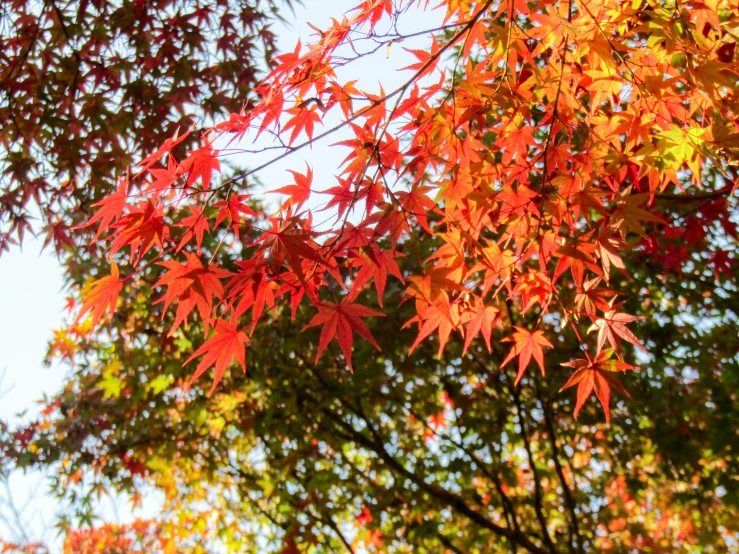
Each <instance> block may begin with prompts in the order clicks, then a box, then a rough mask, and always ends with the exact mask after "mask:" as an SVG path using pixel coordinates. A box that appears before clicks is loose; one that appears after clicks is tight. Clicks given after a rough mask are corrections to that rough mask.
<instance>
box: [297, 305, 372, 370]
mask: <svg viewBox="0 0 739 554" xmlns="http://www.w3.org/2000/svg"><path fill="white" fill-rule="evenodd" d="M370 316H377V317H384V314H381V313H380V312H376V311H375V310H371V309H369V308H367V307H366V306H362V305H360V304H350V303H348V302H347V301H346V299H345V300H343V301H342V302H341V303H339V304H333V303H331V302H319V303H318V313H317V314H316V315H315V316H314V317H313V319H312V320H311V321H310V323H308V325H306V326H305V327H303V331H305V330H306V329H309V328H311V327H316V326H318V325H323V329H321V338H320V339H319V341H318V352H317V353H316V362H315V363H318V360H319V359H320V358H321V355H322V354H323V352H324V351H325V350H326V347H327V346H328V343H329V342H331V339H333V338H334V337H336V340H337V341H338V343H339V346H340V347H341V351H342V352H343V353H344V358H346V363H347V365H348V366H349V371H351V372H354V369H353V368H352V345H353V343H354V335H353V334H352V331H354V333H357V334H358V335H359V336H360V337H363V338H364V339H366V340H367V341H369V342H370V344H372V346H374V347H375V348H377V350H381V348H380V345H379V344H377V341H375V339H374V337H373V336H372V334H371V333H370V331H369V329H368V328H367V324H366V323H365V322H364V321H362V320H361V319H360V318H362V317H370Z"/></svg>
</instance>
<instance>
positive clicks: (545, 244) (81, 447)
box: [5, 0, 739, 552]
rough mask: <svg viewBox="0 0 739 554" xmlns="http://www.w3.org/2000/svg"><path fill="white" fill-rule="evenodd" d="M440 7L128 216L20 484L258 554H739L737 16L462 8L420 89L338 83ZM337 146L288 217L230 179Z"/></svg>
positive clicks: (376, 28) (366, 20)
mask: <svg viewBox="0 0 739 554" xmlns="http://www.w3.org/2000/svg"><path fill="white" fill-rule="evenodd" d="M427 4H428V2H425V1H424V2H415V1H408V2H390V1H388V0H367V1H366V2H363V3H362V4H360V5H359V6H358V7H357V8H356V9H354V10H352V11H350V12H348V15H347V16H346V17H344V18H343V19H340V20H339V19H336V20H334V21H333V23H332V25H331V27H330V28H326V29H323V30H321V31H320V32H319V34H318V39H317V42H316V43H315V44H311V45H309V46H308V47H307V49H304V48H301V46H300V45H298V47H297V48H296V49H295V50H294V51H293V52H292V53H286V54H283V55H281V56H279V57H278V58H277V61H278V64H277V65H276V66H275V67H274V69H273V70H272V71H271V73H270V74H269V75H268V76H267V78H266V79H265V80H264V81H263V82H261V83H260V84H259V85H258V86H257V87H256V89H255V90H256V91H257V93H258V96H257V97H255V98H254V99H253V101H251V102H249V103H248V104H247V105H248V107H247V108H245V109H243V110H241V111H238V112H236V113H232V114H231V115H230V116H229V118H228V119H227V120H225V121H219V122H217V123H216V124H215V125H214V127H213V128H212V129H209V130H207V131H204V132H203V133H202V136H203V140H202V141H201V142H200V146H198V147H196V148H192V149H190V150H188V151H186V152H185V153H180V152H179V151H177V150H176V148H177V146H178V145H179V144H181V142H180V141H182V140H186V138H187V137H189V136H191V134H192V133H191V134H190V135H188V134H187V133H188V131H183V132H181V133H179V134H177V135H174V136H173V137H172V138H171V139H169V140H168V141H167V142H165V143H163V144H162V146H161V147H160V148H159V149H158V150H156V151H155V152H154V153H153V154H150V155H148V156H147V157H145V158H143V159H142V162H141V163H140V164H139V165H138V166H137V167H134V168H132V171H131V172H130V174H128V175H126V176H123V177H122V178H121V180H120V183H119V185H118V189H117V191H116V192H114V193H112V194H111V195H109V196H108V197H106V198H104V199H101V200H100V201H99V202H98V203H97V208H98V209H99V211H98V212H97V214H96V215H94V216H92V217H91V219H90V220H88V223H87V225H88V228H90V229H93V228H94V232H95V233H96V236H97V237H99V239H100V240H103V241H105V244H106V246H107V247H106V250H105V259H101V262H100V263H99V264H98V265H97V266H96V267H95V268H94V270H93V271H90V274H91V277H90V281H89V282H88V283H87V285H86V287H85V288H84V291H82V292H81V293H80V295H79V299H78V302H77V308H76V315H75V316H74V317H72V321H71V322H70V326H69V328H68V329H66V330H62V331H60V332H59V334H58V335H57V337H56V338H55V341H54V343H53V345H52V353H53V354H55V355H59V356H61V357H63V358H66V359H68V360H70V361H74V362H75V363H76V364H79V369H78V370H77V372H76V373H75V375H74V377H73V379H72V380H71V381H70V383H69V384H68V386H67V387H66V389H65V390H64V391H63V392H62V393H60V395H59V396H58V397H57V399H55V400H54V401H50V402H49V407H48V413H46V414H45V416H46V417H44V418H41V421H40V422H37V423H36V424H34V425H32V426H31V427H28V428H26V429H23V430H19V431H18V432H16V433H15V434H11V435H9V436H8V437H6V438H5V441H6V444H7V445H8V447H7V448H8V451H9V452H11V455H10V458H11V459H12V460H14V463H16V464H18V465H20V466H21V467H28V466H32V465H36V464H55V463H57V462H59V461H62V465H63V467H64V469H63V471H62V476H61V477H60V481H59V487H60V494H61V495H62V496H64V495H65V494H66V490H63V489H65V487H64V486H63V484H64V479H65V478H68V476H69V475H75V473H74V472H76V471H80V470H82V469H91V470H92V471H93V474H94V475H93V477H92V484H89V483H88V484H85V483H81V484H80V487H81V488H83V489H84V488H85V487H87V488H86V489H85V490H87V491H88V493H89V495H92V494H93V492H94V491H95V490H98V488H99V487H103V486H104V485H105V484H106V483H107V484H109V485H113V486H115V487H122V488H129V489H130V488H131V487H134V486H135V484H136V483H137V480H141V481H146V482H149V483H152V484H154V485H155V486H157V487H160V488H161V489H163V490H165V491H166V494H167V498H168V500H169V502H170V505H169V509H170V510H171V511H172V512H173V513H178V512H182V511H184V512H185V513H192V512H193V511H195V512H197V510H199V508H198V506H201V505H202V504H203V503H204V504H205V505H207V506H208V507H209V509H213V510H215V511H216V512H217V513H218V514H220V515H219V517H218V518H217V519H218V523H217V527H218V528H217V530H216V531H215V533H217V534H219V536H220V538H221V540H222V541H223V542H224V544H230V545H233V548H234V550H237V551H244V550H243V549H244V548H251V549H252V551H255V552H256V551H260V550H258V549H259V548H260V546H259V545H258V544H257V543H256V542H255V541H256V539H255V538H254V537H256V536H266V537H267V538H268V540H269V541H270V542H269V548H271V551H276V552H295V551H303V550H306V551H308V550H309V549H310V548H313V547H316V548H329V549H330V548H338V549H341V548H344V549H346V550H348V551H350V552H354V551H355V550H354V549H356V548H357V546H356V544H355V543H362V544H364V545H365V547H367V548H369V549H375V550H380V549H386V550H388V551H393V552H404V551H414V552H438V551H439V550H440V549H442V548H443V549H446V550H449V551H452V552H465V551H486V552H488V551H493V552H494V551H511V550H512V551H517V550H522V551H529V552H558V551H570V552H581V551H588V550H591V549H593V548H600V549H603V550H611V551H623V550H628V549H642V550H646V551H657V552H659V551H664V552H674V551H679V550H683V551H694V550H691V549H693V548H694V547H695V545H697V544H700V545H701V547H702V548H704V549H705V550H706V551H712V550H711V548H714V550H713V551H722V548H730V545H732V544H735V542H732V541H736V534H737V529H736V527H735V523H732V521H735V520H736V518H735V516H736V499H737V484H736V481H735V480H732V479H731V477H730V476H731V475H735V474H736V464H737V459H736V455H735V454H734V453H733V452H732V449H731V446H730V445H731V444H732V443H733V442H736V439H737V437H736V431H735V430H732V425H731V424H729V425H728V426H727V425H726V422H732V421H735V418H736V413H735V412H736V408H735V405H736V402H735V400H736V398H735V397H736V392H735V387H733V385H732V383H735V382H736V372H737V362H736V353H737V351H738V350H737V348H738V344H737V336H736V332H735V330H732V326H731V323H730V322H731V321H735V320H736V298H737V291H736V274H737V263H736V255H735V251H736V241H737V229H736V214H737V210H736V197H735V195H734V194H733V193H734V188H735V181H736V167H737V163H738V162H739V119H738V116H739V114H738V111H739V110H738V108H739V106H738V105H737V96H736V92H737V90H738V89H737V80H738V79H739V68H738V64H737V61H736V51H735V50H736V48H735V45H736V40H737V36H738V35H739V30H738V29H737V27H736V25H737V21H739V13H737V12H739V7H737V6H736V5H734V4H732V3H731V2H728V1H721V0H717V1H715V2H690V1H688V2H680V3H677V2H668V1H664V2H657V1H656V0H641V1H639V0H637V1H633V2H620V1H615V0H596V1H592V2H577V1H572V2H558V1H550V0H540V1H535V2H518V1H511V2H506V1H497V2H496V1H487V2H475V1H465V0H462V1H448V2H443V3H442V5H441V8H440V9H441V10H442V12H443V13H442V18H443V19H444V21H443V25H442V27H439V28H437V29H433V30H431V31H430V39H429V40H430V41H431V44H432V46H431V47H430V48H429V49H428V50H427V51H426V50H411V52H410V53H411V55H412V56H413V57H415V58H416V59H417V62H416V63H414V64H412V65H411V66H409V67H407V68H405V69H406V71H407V72H408V80H407V81H406V82H404V84H403V85H402V86H400V87H398V88H396V89H394V90H391V91H390V92H384V91H382V90H381V91H380V93H379V94H378V93H376V92H373V91H363V90H362V88H360V87H361V85H360V83H358V82H357V81H353V80H350V81H342V80H341V79H340V78H339V77H338V72H337V71H336V68H337V67H338V66H341V67H351V63H353V62H354V61H355V60H357V59H359V58H362V57H364V56H365V55H366V54H367V51H366V50H362V48H363V47H364V45H367V44H369V46H367V48H369V49H370V51H371V50H372V49H374V50H377V48H379V47H378V44H379V45H380V46H387V47H388V49H390V47H391V46H392V47H393V48H396V49H397V48H398V46H397V43H400V44H402V43H403V42H404V41H405V40H406V38H408V37H406V36H404V35H402V34H399V32H398V31H397V29H396V27H394V26H392V27H391V29H390V31H387V32H385V30H383V28H382V25H383V24H385V23H387V22H388V21H389V20H392V21H396V20H397V21H401V20H402V17H403V16H404V15H407V14H408V12H409V11H410V10H412V9H421V8H429V9H430V6H428V5H427ZM390 59H392V57H390ZM340 133H347V134H348V135H349V138H345V137H344V136H342V137H341V138H342V140H340V141H338V143H336V144H335V145H334V146H332V148H335V149H336V150H337V151H340V152H342V158H344V162H343V164H341V166H339V167H337V168H336V171H337V172H338V176H337V178H336V179H337V182H338V184H337V185H336V186H329V187H328V188H323V187H322V188H318V186H316V185H314V183H313V180H314V169H315V168H312V167H310V166H309V167H307V168H302V167H295V166H292V167H286V169H288V171H289V175H291V176H292V178H293V180H294V182H293V183H292V184H289V185H287V186H270V185H268V190H269V191H271V192H279V193H281V194H283V195H286V196H287V198H286V199H284V200H283V201H282V203H281V205H279V207H276V208H269V207H265V206H264V205H263V204H262V203H260V202H259V201H258V196H259V189H257V188H255V187H254V183H253V176H255V175H256V174H258V172H259V170H261V169H263V166H259V167H255V168H252V169H247V170H243V171H237V172H236V173H233V174H229V175H225V176H224V175H221V162H222V161H224V160H225V159H226V158H227V157H228V156H229V155H231V154H232V153H233V152H234V151H239V152H244V153H252V154H256V153H265V152H267V153H273V154H274V158H272V159H271V161H268V162H266V163H265V164H264V165H273V164H277V163H280V164H283V163H289V160H290V159H291V156H293V155H295V154H296V153H297V152H299V151H301V150H303V149H304V148H306V147H308V146H311V145H313V144H316V143H317V142H318V141H322V140H331V137H334V136H337V134H340ZM260 137H261V138H260ZM265 137H267V138H266V139H265ZM272 139H274V143H271V142H270V143H269V145H268V146H262V143H260V142H259V141H260V140H262V141H263V140H268V141H271V140H272ZM252 140H255V141H257V142H255V143H254V145H253V146H252V145H251V144H252V143H251V142H250V141H252ZM344 154H346V156H345V157H344ZM250 195H253V196H250ZM326 197H328V198H329V199H328V200H327V201H323V200H324V199H325V198H326ZM278 204H279V202H278ZM319 210H325V211H327V212H329V214H330V217H332V220H331V226H329V227H327V226H325V225H321V224H315V223H314V219H315V216H316V214H317V213H319ZM108 266H109V267H108ZM93 274H94V276H92V275H93ZM165 287H166V289H165ZM106 312H110V313H111V315H112V319H111V322H110V323H109V324H107V325H103V326H102V327H101V326H100V323H101V322H102V319H103V318H104V315H105V314H106ZM381 315H382V316H384V317H383V318H380V316H381ZM293 320H294V321H293ZM186 326H189V327H188V330H187V332H184V328H185V327H186ZM314 327H320V331H319V330H316V329H313V328H314ZM411 329H412V330H411ZM301 330H302V332H300V331H301ZM355 335H357V337H358V338H356V340H355ZM86 341H89V342H86ZM333 341H335V342H336V343H337V346H338V350H336V349H334V348H333ZM196 360H197V366H195V369H194V370H193V369H190V368H191V367H192V366H191V365H190V364H191V363H194V361H196ZM509 364H510V365H509ZM183 365H184V366H185V367H184V368H183ZM230 365H234V366H240V367H241V369H242V370H244V371H245V372H246V374H247V376H246V377H244V376H243V375H240V374H239V372H229V371H227V369H228V367H229V366H230ZM211 368H213V369H214V374H213V379H212V380H210V381H208V382H205V383H204V382H203V381H206V379H205V378H204V377H203V375H204V374H205V373H206V372H207V371H208V370H210V369H211ZM639 368H641V369H639ZM348 370H353V373H352V372H350V371H348ZM509 372H512V374H509ZM619 373H623V374H624V375H623V381H624V382H625V384H624V383H623V382H622V376H621V375H619ZM191 388H192V389H194V390H191ZM560 389H563V392H559V390H560ZM569 389H575V390H574V391H570V390H569ZM205 390H210V396H207V395H205V394H203V393H204V392H205ZM614 391H616V392H619V393H621V394H622V395H623V396H622V401H619V402H618V404H617V407H616V409H614V406H613V404H614V399H613V398H612V394H611V393H612V392H614ZM592 397H595V398H596V399H597V400H598V401H599V402H600V404H601V405H602V408H603V412H604V417H596V416H594V411H593V410H589V409H588V407H587V404H586V402H587V401H588V400H589V399H590V398H592ZM630 397H634V399H635V400H629V398H630ZM623 400H625V401H623ZM150 410H151V411H150ZM72 412H74V413H73V414H72ZM615 413H618V417H616V416H615V415H614V414H615ZM584 414H587V415H584ZM578 416H579V417H582V418H583V423H582V424H576V423H574V422H573V419H574V418H577V417H578ZM586 418H587V419H586ZM601 419H604V420H605V421H606V422H610V426H609V425H605V424H604V423H603V422H601V421H600V420H601ZM130 422H134V424H131V423H130ZM72 431H74V432H72ZM687 442H689V443H690V444H691V446H692V447H691V448H690V449H687V448H685V446H684V445H685V443H687ZM29 445H34V448H33V449H30V448H29ZM347 476H348V477H347ZM216 496H218V497H220V498H223V499H224V500H223V502H222V503H221V504H217V505H216V504H214V503H213V502H209V499H212V498H214V497H216ZM605 500H607V502H606V501H605ZM82 504H83V506H82V507H83V508H89V506H90V504H89V501H87V502H86V503H85V502H83V503H82ZM347 526H350V527H351V529H350V530H349V531H348V530H347ZM239 549H241V550H239ZM301 549H302V550H301Z"/></svg>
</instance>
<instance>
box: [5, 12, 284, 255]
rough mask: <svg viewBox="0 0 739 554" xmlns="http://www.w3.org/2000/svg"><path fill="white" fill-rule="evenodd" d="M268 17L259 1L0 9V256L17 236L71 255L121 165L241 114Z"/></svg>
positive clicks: (269, 39)
mask: <svg viewBox="0 0 739 554" xmlns="http://www.w3.org/2000/svg"><path fill="white" fill-rule="evenodd" d="M285 5H289V2H286V3H285ZM275 9H276V6H275V3H274V2H273V1H271V0H244V1H239V2H230V1H228V0H216V1H213V2H200V1H194V0H154V1H151V0H83V1H79V2H76V1H69V0H47V1H43V2H37V1H35V0H28V1H23V0H2V2H0V29H1V32H0V83H2V86H1V87H0V90H1V92H0V94H1V96H0V253H1V252H2V251H3V250H6V249H7V248H9V246H10V244H12V243H13V242H15V241H17V240H19V239H20V240H22V239H23V235H24V233H26V232H27V231H29V230H34V231H41V232H42V233H43V237H44V240H45V241H46V242H47V243H52V244H54V246H55V247H56V248H57V250H58V251H59V250H64V249H68V248H73V249H74V247H75V246H79V243H80V242H81V241H83V240H85V239H84V238H83V237H80V236H78V234H79V233H75V232H74V230H72V229H71V227H74V226H75V225H79V224H80V223H83V222H84V221H85V220H86V219H87V218H88V217H89V215H90V213H91V212H90V206H91V204H92V202H94V201H96V200H98V199H100V198H103V197H104V196H105V195H106V194H108V193H110V191H111V190H112V189H113V188H114V187H115V183H116V179H117V177H119V176H120V175H123V174H124V173H125V172H126V170H127V169H128V167H129V166H130V165H131V164H132V163H135V162H136V161H138V160H139V159H141V157H142V156H145V155H147V154H148V153H150V152H152V151H154V150H155V149H156V148H157V147H158V146H159V145H160V144H161V143H162V142H163V141H164V140H165V139H166V138H167V137H169V136H171V135H172V134H173V133H174V132H175V131H176V130H177V129H178V128H180V129H187V128H189V127H191V126H192V125H198V126H202V125H205V124H207V123H208V121H213V119H214V118H215V117H217V116H219V115H223V114H225V113H229V112H232V111H237V110H239V109H240V108H242V107H243V103H244V99H245V97H246V94H247V93H248V92H249V91H250V90H251V88H252V87H253V86H254V85H255V84H256V82H257V79H258V63H257V62H258V61H259V59H260V58H262V57H266V58H269V57H271V55H272V53H273V52H274V36H273V34H272V32H271V31H270V30H269V26H268V23H269V21H270V19H271V18H272V17H273V16H274V15H275V13H276V12H275ZM196 139H197V136H196V135H194V136H193V137H192V139H191V140H189V141H187V142H186V143H183V145H182V147H183V150H182V151H183V152H184V148H185V147H187V146H192V145H194V144H196V142H197V141H196ZM35 218H40V220H41V222H42V224H43V225H41V227H42V229H40V228H39V226H38V225H34V224H33V220H34V219H35Z"/></svg>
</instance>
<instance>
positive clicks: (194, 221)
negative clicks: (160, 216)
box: [177, 206, 210, 252]
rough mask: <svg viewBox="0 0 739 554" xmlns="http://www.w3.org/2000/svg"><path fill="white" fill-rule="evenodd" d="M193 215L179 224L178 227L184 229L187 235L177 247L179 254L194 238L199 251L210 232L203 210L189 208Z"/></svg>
mask: <svg viewBox="0 0 739 554" xmlns="http://www.w3.org/2000/svg"><path fill="white" fill-rule="evenodd" d="M188 207H189V208H190V212H191V213H192V215H189V216H187V217H185V218H183V219H182V221H180V222H179V223H178V224H177V227H184V228H185V234H184V235H182V238H181V239H180V242H179V244H178V245H177V252H179V251H180V250H182V248H183V247H184V246H185V244H187V243H188V242H189V241H190V240H191V239H192V237H193V236H194V237H195V241H196V243H197V245H198V249H199V248H200V247H201V245H202V244H203V235H204V234H205V233H209V232H210V226H209V225H208V218H207V217H206V216H205V214H204V213H203V210H202V209H200V208H199V207H198V206H188Z"/></svg>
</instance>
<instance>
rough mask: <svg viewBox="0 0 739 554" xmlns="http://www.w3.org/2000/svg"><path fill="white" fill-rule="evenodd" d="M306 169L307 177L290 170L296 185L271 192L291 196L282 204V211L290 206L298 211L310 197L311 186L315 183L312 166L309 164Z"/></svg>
mask: <svg viewBox="0 0 739 554" xmlns="http://www.w3.org/2000/svg"><path fill="white" fill-rule="evenodd" d="M305 167H306V169H307V171H306V173H305V175H303V174H302V173H298V172H297V171H293V170H292V169H289V170H288V171H289V172H290V173H292V174H293V177H294V178H295V184H294V185H288V186H286V187H282V188H279V189H277V190H273V191H270V192H273V193H279V194H287V195H289V196H290V198H288V199H287V200H285V202H284V203H283V204H282V206H281V207H280V210H283V209H285V208H287V207H289V206H293V207H294V208H295V209H296V210H297V209H298V208H300V206H302V205H303V204H304V203H305V201H306V200H308V198H309V197H310V194H311V190H310V186H311V184H312V183H313V170H312V169H311V168H310V166H308V164H307V163H306V164H305Z"/></svg>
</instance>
